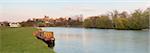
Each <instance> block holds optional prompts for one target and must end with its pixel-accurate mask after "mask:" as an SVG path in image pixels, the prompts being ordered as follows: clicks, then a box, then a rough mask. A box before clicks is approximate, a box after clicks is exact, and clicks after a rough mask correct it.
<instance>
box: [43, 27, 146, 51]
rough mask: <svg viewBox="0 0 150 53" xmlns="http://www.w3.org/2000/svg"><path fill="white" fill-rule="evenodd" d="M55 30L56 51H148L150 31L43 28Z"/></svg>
mask: <svg viewBox="0 0 150 53" xmlns="http://www.w3.org/2000/svg"><path fill="white" fill-rule="evenodd" d="M43 29H44V30H45V31H53V32H54V34H55V37H56V41H55V43H56V44H55V47H54V50H55V51H56V53H148V46H149V45H148V41H149V40H148V39H149V32H148V31H126V30H107V29H84V28H61V27H50V28H43Z"/></svg>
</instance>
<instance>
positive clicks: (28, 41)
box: [0, 27, 54, 53]
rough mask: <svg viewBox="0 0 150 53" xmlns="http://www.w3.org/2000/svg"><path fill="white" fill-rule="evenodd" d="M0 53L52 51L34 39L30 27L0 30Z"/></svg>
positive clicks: (44, 52)
mask: <svg viewBox="0 0 150 53" xmlns="http://www.w3.org/2000/svg"><path fill="white" fill-rule="evenodd" d="M0 29H1V30H0V53H54V51H53V49H50V48H48V47H47V45H46V44H45V43H44V42H42V41H40V40H38V39H36V38H35V37H34V36H33V35H32V32H33V31H35V30H37V29H35V28H31V27H24V28H0Z"/></svg>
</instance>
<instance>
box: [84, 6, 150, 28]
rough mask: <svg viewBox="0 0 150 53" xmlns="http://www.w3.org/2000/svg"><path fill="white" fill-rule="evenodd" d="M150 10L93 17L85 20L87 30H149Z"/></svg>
mask: <svg viewBox="0 0 150 53" xmlns="http://www.w3.org/2000/svg"><path fill="white" fill-rule="evenodd" d="M149 18H150V8H147V9H146V10H144V11H141V10H139V9H138V10H135V11H134V12H133V13H130V14H128V13H127V12H126V11H123V12H121V13H119V12H118V11H116V10H115V11H113V12H111V13H109V14H106V15H100V16H91V17H88V18H87V19H85V20H84V22H83V26H84V27H85V28H102V29H119V30H141V29H148V28H149V26H150V24H149Z"/></svg>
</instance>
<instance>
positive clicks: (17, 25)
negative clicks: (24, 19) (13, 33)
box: [9, 23, 21, 27]
mask: <svg viewBox="0 0 150 53" xmlns="http://www.w3.org/2000/svg"><path fill="white" fill-rule="evenodd" d="M9 26H10V27H21V25H20V24H19V23H9Z"/></svg>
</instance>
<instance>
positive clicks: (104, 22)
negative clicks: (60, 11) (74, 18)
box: [96, 15, 112, 29]
mask: <svg viewBox="0 0 150 53" xmlns="http://www.w3.org/2000/svg"><path fill="white" fill-rule="evenodd" d="M96 27H97V28H105V29H108V28H112V21H111V20H110V19H109V16H106V15H103V16H101V17H99V18H97V19H96Z"/></svg>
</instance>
